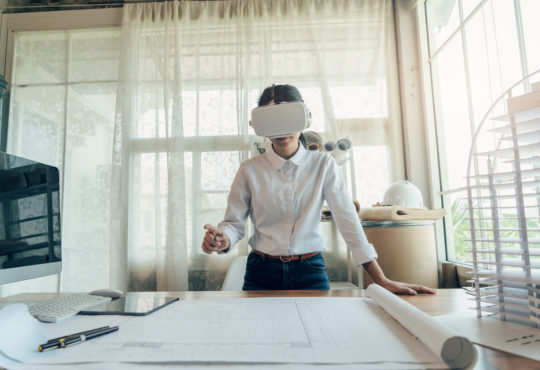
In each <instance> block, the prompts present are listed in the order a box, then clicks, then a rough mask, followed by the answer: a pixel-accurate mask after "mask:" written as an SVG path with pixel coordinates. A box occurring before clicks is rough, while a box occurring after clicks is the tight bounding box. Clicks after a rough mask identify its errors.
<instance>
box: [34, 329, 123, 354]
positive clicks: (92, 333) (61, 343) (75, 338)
mask: <svg viewBox="0 0 540 370" xmlns="http://www.w3.org/2000/svg"><path fill="white" fill-rule="evenodd" d="M100 329H101V328H100ZM117 330H118V326H112V327H104V328H102V330H98V329H94V330H89V331H88V333H87V334H80V335H75V334H72V335H69V336H67V337H65V338H60V339H58V341H56V342H47V343H45V344H42V345H40V346H39V347H38V351H39V352H43V351H45V350H48V349H54V348H65V347H67V346H71V345H74V344H77V343H81V342H84V341H86V340H89V339H92V338H96V337H99V336H102V335H105V334H109V333H112V332H114V331H117ZM83 333H84V332H83Z"/></svg>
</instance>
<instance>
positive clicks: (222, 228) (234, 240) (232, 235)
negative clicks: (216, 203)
mask: <svg viewBox="0 0 540 370" xmlns="http://www.w3.org/2000/svg"><path fill="white" fill-rule="evenodd" d="M231 229H232V230H231ZM218 230H219V231H221V232H223V233H224V234H225V235H227V236H228V237H229V241H230V242H231V245H230V246H229V249H227V250H225V251H223V253H228V252H229V251H230V250H231V249H233V247H234V246H235V245H236V243H238V237H237V236H236V233H235V232H234V229H233V228H232V227H230V226H227V225H218Z"/></svg>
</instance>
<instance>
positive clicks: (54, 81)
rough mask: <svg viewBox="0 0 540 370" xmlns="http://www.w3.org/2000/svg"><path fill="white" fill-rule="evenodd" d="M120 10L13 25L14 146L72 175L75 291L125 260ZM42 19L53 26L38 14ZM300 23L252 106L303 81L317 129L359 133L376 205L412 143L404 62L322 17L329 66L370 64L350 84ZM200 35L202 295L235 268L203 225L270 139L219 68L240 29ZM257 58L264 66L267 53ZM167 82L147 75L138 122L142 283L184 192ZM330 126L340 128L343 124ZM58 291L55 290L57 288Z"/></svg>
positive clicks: (194, 257) (192, 145) (195, 145)
mask: <svg viewBox="0 0 540 370" xmlns="http://www.w3.org/2000/svg"><path fill="white" fill-rule="evenodd" d="M389 8H391V7H389ZM111 14H112V15H111ZM120 14H121V10H119V9H116V10H112V9H109V10H99V11H98V10H92V11H73V12H72V11H63V12H49V13H44V14H32V13H27V14H15V15H10V17H9V21H8V22H7V23H6V24H4V23H3V25H2V26H3V28H4V31H3V32H4V35H6V34H9V37H7V36H6V37H7V45H8V46H7V48H8V50H7V52H6V58H5V59H6V66H5V70H6V78H7V79H8V81H9V83H10V94H11V95H10V96H11V100H10V114H9V125H8V140H7V143H8V150H9V151H10V152H12V153H14V154H17V155H20V156H23V157H29V158H34V159H38V160H40V161H43V162H47V163H50V164H54V165H57V166H58V167H60V169H61V173H62V174H63V193H62V195H63V209H64V212H63V215H64V220H63V223H62V232H63V233H64V234H65V235H64V236H63V240H64V243H63V246H64V248H65V254H64V255H65V262H66V263H65V264H64V268H63V272H62V274H63V276H65V277H66V278H64V279H62V290H67V291H74V290H91V289H93V288H95V287H102V286H109V285H110V284H109V282H108V276H107V274H104V273H103V271H107V270H108V269H112V268H113V266H110V258H109V255H110V253H111V251H110V250H109V242H110V241H109V227H110V223H111V220H110V219H109V210H110V188H109V184H110V178H111V165H112V163H111V162H112V158H113V156H112V150H113V147H112V143H113V135H114V120H115V114H116V109H117V105H116V98H117V82H118V81H117V79H118V66H119V60H120V50H121V47H120V40H121V30H120V27H119V24H120V22H119V19H120ZM387 17H388V18H391V16H387ZM38 18H39V19H41V20H42V21H40V22H36V21H35V20H36V19H38ZM362 22H364V23H365V24H367V25H368V26H367V27H373V29H374V30H376V29H378V28H377V27H380V24H377V22H374V21H373V20H371V19H369V20H362ZM266 27H267V28H268V27H269V26H268V25H267V26H266ZM271 27H275V25H271ZM290 27H291V28H290V29H289V28H287V26H286V25H282V28H283V29H282V30H281V31H280V32H283V33H286V32H288V33H289V34H291V35H294V39H293V40H292V41H291V42H288V41H287V42H285V41H284V40H283V38H275V39H274V40H273V41H272V42H273V43H272V45H270V47H271V48H272V50H271V51H272V52H271V56H272V59H271V60H272V62H271V63H270V64H269V65H266V66H265V67H264V68H267V69H268V70H263V69H262V68H261V70H263V72H264V73H263V72H261V73H260V74H257V75H256V77H254V78H253V80H252V81H251V83H252V85H253V86H257V88H255V87H250V88H249V89H248V90H247V92H246V96H247V99H246V100H247V101H246V102H242V103H243V104H246V106H247V107H250V108H251V107H254V106H255V105H256V100H257V97H258V95H259V93H260V91H259V85H261V84H264V85H268V84H270V83H272V82H274V81H275V82H276V83H282V82H287V83H290V84H294V85H296V86H297V87H298V88H299V89H300V90H301V92H302V93H303V97H304V100H305V102H306V104H307V105H308V106H309V107H310V110H311V111H312V114H313V117H314V120H313V126H312V129H313V130H315V131H317V132H319V133H321V135H322V136H323V139H325V140H328V141H335V140H337V139H340V138H342V137H349V138H350V139H351V140H352V143H353V146H354V148H353V151H354V164H355V167H354V168H352V170H353V172H354V177H353V176H351V175H352V174H351V173H350V172H351V171H350V169H349V168H347V166H344V172H346V175H347V177H348V180H349V182H350V185H351V187H352V186H353V184H355V187H354V189H351V190H352V191H353V193H354V194H356V198H357V199H358V200H359V201H360V203H361V204H362V205H364V206H367V205H371V204H373V203H375V202H377V201H379V200H381V199H382V195H383V192H384V190H385V188H386V186H387V185H388V184H390V183H391V182H392V181H393V180H395V179H396V178H398V177H400V174H401V173H402V172H403V159H402V154H401V153H402V149H401V147H395V146H393V145H391V143H395V142H396V137H397V138H399V136H400V131H401V128H400V126H399V114H397V115H396V114H393V115H392V114H391V112H389V111H390V109H389V106H395V105H396V104H391V102H389V101H388V100H389V98H388V90H389V88H388V86H394V85H396V84H397V83H396V81H388V78H387V73H386V72H387V69H388V68H393V67H395V62H396V61H395V55H388V56H386V57H385V58H386V59H387V62H386V63H387V64H388V65H384V63H382V64H381V65H379V64H377V63H370V62H372V61H374V60H379V59H377V58H379V57H380V56H379V55H378V54H379V53H381V50H379V45H382V44H381V42H383V41H382V40H380V38H382V37H383V36H381V34H383V33H379V32H373V37H372V38H373V39H370V37H371V36H369V37H366V38H364V39H362V40H361V45H359V44H355V43H351V44H348V41H347V40H348V35H347V33H348V28H347V27H345V26H344V25H343V24H341V23H339V22H335V21H332V22H328V24H320V32H321V39H323V40H324V42H325V43H326V45H328V48H326V49H324V50H325V53H326V54H325V58H326V59H325V60H324V63H323V64H328V65H331V66H340V68H342V69H348V70H350V71H354V73H356V74H358V73H357V72H358V70H360V71H361V75H362V78H358V79H343V78H341V77H339V76H333V75H331V74H330V75H328V76H324V80H322V79H321V70H320V69H318V68H315V67H314V64H306V63H303V62H302V61H303V60H306V59H314V56H315V55H316V51H317V50H316V47H315V45H313V44H310V43H308V42H305V40H304V38H305V39H309V38H310V37H311V36H312V35H311V33H310V32H311V31H310V29H309V28H305V27H302V26H301V25H300V26H298V25H291V26H290ZM385 27H389V28H390V29H391V28H392V27H393V26H385ZM39 28H44V29H39ZM272 29H273V28H272ZM6 30H9V31H10V32H7V31H6ZM186 32H187V34H186V36H188V37H187V38H186V39H187V40H190V37H191V38H193V37H198V38H199V40H198V42H197V43H196V44H195V43H194V44H193V45H192V47H189V46H188V47H186V48H185V49H183V52H184V54H183V55H182V58H183V67H184V70H183V72H184V76H183V79H182V83H183V84H184V87H183V89H182V96H181V99H182V118H183V126H182V130H183V133H182V135H183V136H182V137H183V148H182V150H183V152H182V163H183V166H184V168H185V171H184V172H183V173H185V174H186V176H182V178H181V179H178V181H183V182H184V186H185V189H186V190H185V193H186V194H185V199H186V205H185V209H186V214H187V215H188V217H187V218H186V225H185V226H186V229H187V244H188V246H187V248H186V250H185V251H183V252H182V253H185V254H186V257H187V258H188V259H189V260H190V266H189V268H190V276H189V289H190V290H200V289H218V288H219V286H220V284H221V280H220V277H222V275H224V271H217V270H215V266H212V264H213V262H212V261H210V258H211V257H208V256H206V255H203V253H202V251H201V250H200V241H201V238H202V236H203V229H202V226H203V225H204V224H205V223H212V222H213V223H217V222H219V221H220V220H221V218H222V217H223V213H224V209H225V205H226V198H227V194H228V192H229V188H230V184H231V182H232V179H233V176H234V174H235V173H236V169H237V168H238V166H239V164H240V163H241V162H242V161H244V160H245V159H247V158H249V157H250V156H252V155H256V154H257V150H256V148H255V146H254V145H253V143H254V142H255V141H260V138H257V137H255V136H254V133H253V131H252V129H251V128H250V127H249V126H248V125H247V122H245V124H243V125H241V124H237V122H238V120H237V112H238V109H239V107H238V106H237V105H236V102H237V99H238V98H237V96H236V95H235V93H236V92H235V90H234V89H232V88H231V89H227V88H224V86H230V85H234V83H233V82H234V80H233V76H231V75H230V74H231V73H234V70H235V69H234V68H229V69H227V70H216V69H210V68H206V67H207V66H212V65H215V64H216V61H217V60H219V61H220V63H223V61H225V62H224V63H225V64H227V63H228V61H229V59H230V58H232V56H233V55H234V53H235V49H234V48H235V45H233V44H231V45H227V44H225V45H224V46H223V45H222V46H223V48H221V49H220V50H223V49H224V48H225V49H226V48H227V47H229V49H230V50H229V53H221V54H217V53H216V52H215V50H216V48H215V44H216V40H219V39H225V40H226V39H227V37H226V35H220V34H218V33H216V31H215V30H213V29H212V27H209V28H208V29H207V30H204V32H200V30H197V32H195V31H189V30H188V31H186ZM201 40H202V41H201ZM383 40H384V39H383ZM384 42H386V40H384ZM196 45H199V49H197V48H196ZM157 46H159V45H156V47H157ZM267 46H268V45H267ZM319 47H320V45H319ZM344 48H347V50H350V51H351V53H357V56H358V59H359V60H361V61H362V62H363V63H364V64H362V63H360V64H355V63H345V62H344V61H342V60H340V52H339V51H340V50H342V49H344ZM388 49H389V50H394V49H395V48H388ZM360 53H361V54H360ZM250 63H252V64H253V65H257V61H256V60H252V61H250ZM272 66H279V68H277V67H272ZM319 67H320V68H322V67H321V66H319ZM253 68H254V67H253ZM272 68H275V70H272ZM329 70H331V68H330V69H329ZM145 71H146V70H144V71H143V73H144V72H145ZM354 73H353V74H354ZM269 76H271V77H269ZM159 78H160V76H155V75H148V76H144V81H145V83H143V84H142V85H141V87H140V90H139V93H140V96H139V100H138V102H137V103H138V106H137V117H138V119H137V120H136V122H137V125H136V127H134V128H133V131H134V133H135V135H132V137H131V142H130V145H132V146H133V148H134V149H135V154H133V156H134V158H132V159H133V161H132V164H133V165H134V168H133V174H134V177H133V178H130V181H134V182H135V183H136V186H137V187H138V189H137V190H138V192H139V195H140V196H138V197H137V198H136V199H135V200H134V201H133V202H132V203H131V205H133V207H134V208H133V210H134V212H135V213H136V214H137V225H138V226H139V227H136V228H132V232H133V233H134V234H137V236H136V238H137V240H138V243H137V245H136V248H135V249H134V250H135V251H136V253H137V256H136V258H135V259H134V261H133V263H134V264H135V265H138V267H137V268H136V271H137V272H136V273H135V275H133V276H131V278H134V279H137V277H138V276H140V277H141V279H145V278H146V277H147V276H148V275H149V274H151V273H152V270H153V269H154V268H155V266H153V265H152V262H151V261H153V256H155V251H154V250H153V246H154V245H156V244H157V243H156V242H158V241H162V240H164V239H165V238H166V235H165V233H164V232H163V230H165V229H164V225H163V223H160V215H166V213H167V209H166V208H165V207H161V208H158V207H156V206H155V203H156V199H159V198H160V197H163V196H164V195H166V194H167V193H168V192H169V186H171V182H170V181H167V180H166V179H167V176H165V175H166V171H167V164H166V156H165V155H164V153H165V152H166V151H167V139H166V135H165V130H167V127H166V124H165V122H166V120H165V117H164V115H165V114H170V112H167V110H166V109H165V108H163V109H159V111H158V110H156V109H155V107H156V104H155V102H151V103H152V104H147V103H150V102H149V101H148V99H147V96H148V95H145V94H146V93H148V92H151V91H152V89H154V88H155V84H154V82H155V81H157V80H159ZM269 79H272V80H273V81H269ZM231 81H233V82H231ZM261 81H263V82H261ZM321 81H323V82H324V84H323V83H321ZM162 103H164V102H162ZM242 109H247V108H245V107H243V108H242ZM156 117H157V119H156ZM330 121H332V122H334V123H335V124H334V125H330V124H329V122H330ZM155 122H159V124H158V125H156V124H155ZM338 135H339V136H338ZM246 138H247V140H244V139H246ZM399 141H400V140H399V139H398V140H397V142H399ZM209 148H210V149H209ZM353 180H354V181H353ZM173 185H174V184H173ZM163 219H165V218H164V217H163ZM326 226H327V225H326ZM326 226H324V225H323V226H322V227H323V228H325V227H326ZM247 234H248V235H249V231H248V232H247ZM329 244H330V242H329ZM89 251H92V253H89ZM246 251H247V238H244V240H243V241H242V244H241V245H240V246H239V252H241V253H242V252H246ZM337 257H339V258H337ZM336 260H339V261H337V262H336V263H340V264H341V265H340V266H338V267H336V268H335V270H336V271H337V272H334V273H333V276H331V278H335V279H338V280H339V279H342V278H343V276H342V275H343V274H345V276H346V274H347V271H346V269H343V268H342V267H343V264H344V262H343V261H342V260H343V255H339V256H337V255H336ZM149 261H150V262H149ZM209 261H210V262H209ZM96 266H100V268H99V269H96ZM220 274H221V275H220ZM331 275H332V273H331ZM345 278H346V277H345ZM145 288H146V289H154V288H155V286H152V285H149V286H145ZM41 289H42V290H43V288H41ZM49 289H51V290H54V283H52V284H51V286H50V287H49Z"/></svg>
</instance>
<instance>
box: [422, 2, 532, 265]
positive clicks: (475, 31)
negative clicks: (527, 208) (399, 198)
mask: <svg viewBox="0 0 540 370" xmlns="http://www.w3.org/2000/svg"><path fill="white" fill-rule="evenodd" d="M424 5H425V7H424V11H425V15H426V17H425V18H426V22H427V32H428V40H426V42H427V43H428V45H429V56H428V58H429V60H430V66H431V76H432V82H433V84H432V86H433V92H432V93H433V97H434V113H435V114H434V118H435V125H436V130H437V139H438V143H437V145H438V148H437V149H438V153H439V169H440V178H441V190H442V194H443V195H442V202H443V205H444V207H445V208H446V210H447V211H448V213H449V216H448V217H446V218H445V234H446V247H447V258H448V259H449V260H451V261H458V262H465V263H467V262H470V261H469V260H470V255H468V254H467V253H465V250H466V249H469V247H470V241H469V240H470V232H469V224H468V217H469V216H468V212H467V208H466V207H467V192H466V189H465V187H466V177H467V162H468V157H469V149H470V145H471V142H472V138H473V135H474V134H475V132H476V129H477V128H478V125H479V124H480V121H481V120H482V117H483V116H484V115H485V114H486V112H487V111H488V110H489V108H490V107H491V105H492V104H493V103H494V101H495V100H496V99H497V98H498V97H499V96H500V95H501V94H502V93H503V92H504V91H505V90H506V89H508V88H509V87H510V86H511V85H512V84H514V83H515V82H517V81H519V80H520V79H521V78H522V77H524V76H526V75H527V74H529V73H531V72H533V71H535V70H537V69H538V68H540V59H539V55H538V47H537V35H538V32H539V28H538V27H539V26H538V21H537V19H536V18H537V17H536V16H537V15H538V14H540V3H539V2H537V1H534V0H529V1H527V0H525V1H524V0H521V1H513V0H498V1H497V0H484V1H466V0H455V1H438V0H427V1H425V2H424ZM533 40H534V41H533ZM473 165H474V166H475V168H479V167H480V166H482V165H484V164H480V163H473Z"/></svg>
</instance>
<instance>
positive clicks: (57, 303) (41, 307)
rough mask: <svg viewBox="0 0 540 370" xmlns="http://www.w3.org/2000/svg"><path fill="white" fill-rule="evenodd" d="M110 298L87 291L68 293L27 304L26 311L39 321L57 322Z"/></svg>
mask: <svg viewBox="0 0 540 370" xmlns="http://www.w3.org/2000/svg"><path fill="white" fill-rule="evenodd" d="M110 300H111V298H109V297H100V296H95V295H90V294H87V293H70V294H68V295H64V296H61V297H58V298H54V299H49V300H46V301H43V302H36V303H30V304H28V311H30V314H31V315H32V316H34V317H35V318H36V319H38V320H39V321H44V322H58V321H61V320H64V319H67V318H68V317H71V316H75V315H76V314H78V313H79V311H82V310H84V309H87V308H90V307H94V306H97V305H99V304H102V303H104V302H109V301H110Z"/></svg>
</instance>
